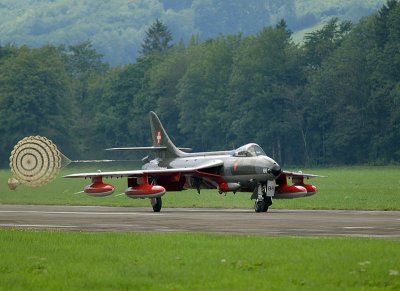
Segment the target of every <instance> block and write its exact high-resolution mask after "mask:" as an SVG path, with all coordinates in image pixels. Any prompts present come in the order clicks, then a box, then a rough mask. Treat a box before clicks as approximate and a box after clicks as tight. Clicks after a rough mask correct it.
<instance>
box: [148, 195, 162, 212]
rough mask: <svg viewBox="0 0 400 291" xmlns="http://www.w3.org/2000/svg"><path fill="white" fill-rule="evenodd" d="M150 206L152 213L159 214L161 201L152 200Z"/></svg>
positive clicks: (157, 199)
mask: <svg viewBox="0 0 400 291" xmlns="http://www.w3.org/2000/svg"><path fill="white" fill-rule="evenodd" d="M151 205H152V206H153V211H154V212H160V211H161V208H162V199H161V197H156V198H153V199H152V201H151Z"/></svg>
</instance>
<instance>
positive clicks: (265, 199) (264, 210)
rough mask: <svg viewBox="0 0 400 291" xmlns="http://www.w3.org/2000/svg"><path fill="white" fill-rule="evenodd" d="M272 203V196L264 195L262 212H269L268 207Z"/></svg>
mask: <svg viewBox="0 0 400 291" xmlns="http://www.w3.org/2000/svg"><path fill="white" fill-rule="evenodd" d="M271 205H272V198H271V197H269V196H265V197H264V208H263V209H262V212H267V211H268V207H270V206H271Z"/></svg>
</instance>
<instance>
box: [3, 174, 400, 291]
mask: <svg viewBox="0 0 400 291" xmlns="http://www.w3.org/2000/svg"><path fill="white" fill-rule="evenodd" d="M68 171H69V172H71V171H73V170H71V171H70V170H68ZM68 171H67V172H68ZM309 172H312V173H316V174H320V175H326V176H329V178H326V179H318V180H311V181H312V182H313V183H314V182H315V184H316V185H317V186H318V187H319V189H320V192H319V193H318V194H317V195H315V196H312V197H309V198H305V199H295V200H289V201H276V202H275V203H274V205H273V208H272V209H271V212H270V213H263V214H260V213H254V212H253V211H252V210H251V207H252V205H253V203H252V201H250V200H249V199H248V195H247V194H243V193H238V194H236V195H235V196H233V195H232V194H228V195H227V196H224V195H222V196H221V195H218V194H216V192H215V191H211V192H210V191H204V192H202V194H201V195H198V194H196V193H195V192H190V191H185V192H180V193H168V194H167V195H166V196H165V199H164V202H165V203H164V205H165V207H166V208H165V209H164V212H161V213H160V214H154V213H152V212H151V209H150V208H149V204H148V201H147V200H143V201H137V200H130V199H127V198H125V197H121V196H118V197H106V198H103V199H96V198H91V197H87V196H84V195H74V194H72V193H74V192H77V191H80V190H81V189H82V188H83V186H84V185H86V184H88V183H89V181H87V180H86V181H82V180H74V181H70V180H64V179H61V178H60V179H56V181H54V182H53V183H52V184H49V185H47V186H45V187H44V188H34V189H30V188H26V187H20V188H18V189H17V190H16V191H11V190H8V189H6V190H4V191H3V190H2V193H1V195H0V204H2V205H1V210H2V212H1V215H0V224H2V227H1V230H0V257H1V261H0V289H3V290H26V289H36V290H39V289H40V290H43V289H47V290H55V289H57V290H66V289H68V290H71V289H87V290H94V289H96V290H99V289H100V290H101V289H103V290H104V289H113V290H115V289H124V290H153V289H166V290H169V289H171V290H187V289H191V290H204V289H211V290H215V289H217V290H228V289H229V290H253V289H264V290H278V289H279V290H282V289H284V290H299V289H304V290H320V289H322V288H324V289H327V290H336V289H341V290H343V289H345V290H360V289H363V290H369V289H371V290H372V289H379V290H398V289H400V257H399V252H398V250H399V249H400V240H399V239H398V229H400V227H399V224H400V220H399V214H400V212H399V211H398V210H400V198H399V193H400V175H399V173H400V168H398V167H357V168H341V169H334V168H332V169H314V170H312V171H309ZM63 174H64V173H63ZM0 178H1V180H0V181H4V183H3V182H2V183H3V185H5V184H6V181H7V179H8V172H6V171H1V172H0ZM125 183H126V181H123V180H117V183H116V184H117V187H118V188H119V189H121V190H122V191H123V189H124V187H125ZM3 189H5V187H4V188H3ZM122 191H121V192H122ZM10 204H20V205H21V204H22V205H29V204H53V205H54V204H56V205H57V204H59V205H109V206H124V207H123V208H115V207H111V208H110V207H105V208H96V207H77V208H74V207H73V208H65V209H64V208H63V207H61V206H44V210H43V206H39V205H37V206H18V205H17V206H13V205H10ZM132 205H136V206H140V207H139V208H135V207H127V206H132ZM211 206H216V207H219V208H221V209H207V208H204V207H211ZM52 207H54V209H53V208H52ZM142 207H146V208H142ZM170 207H185V208H186V207H191V208H193V207H202V208H203V209H190V208H189V209H180V208H170ZM244 207H246V208H247V207H248V208H247V209H243V208H244ZM80 208H81V209H88V208H89V209H92V210H90V211H88V210H85V211H84V212H91V211H93V212H94V213H92V214H86V215H87V216H89V217H90V218H88V220H87V221H86V222H88V223H86V222H85V220H84V219H83V220H82V218H83V217H84V215H83V214H80V213H79V211H80V210H79V209H80ZM227 208H228V209H230V210H226V209H227ZM277 208H284V209H287V208H292V209H356V210H379V211H373V212H368V211H367V212H366V211H360V212H357V211H356V212H354V217H352V216H351V215H349V213H353V211H342V210H339V211H327V212H324V211H321V210H316V211H309V210H276V209H277ZM57 209H59V210H57ZM98 209H103V210H104V211H105V213H103V215H102V214H101V212H103V210H101V211H99V210H98ZM107 209H109V210H107ZM385 210H394V211H385ZM7 211H8V212H7ZM108 211H111V212H110V213H108V214H106V213H107V212H108ZM381 211H382V212H381ZM40 212H45V214H43V213H42V214H40ZM60 212H61V213H60ZM62 212H63V214H62ZM118 213H120V214H118ZM124 213H125V214H124ZM182 213H185V215H187V216H186V217H189V219H188V220H189V221H190V222H191V223H192V224H193V225H192V226H191V228H189V229H188V230H184V229H183V231H182V230H179V228H177V227H174V225H175V226H176V225H179V223H180V222H181V221H182V220H185V217H182ZM216 213H226V215H227V216H222V217H220V218H217V219H219V220H221V221H219V222H218V223H219V224H217V223H215V221H214V220H212V219H211V218H212V217H213V216H215V214H216ZM368 213H370V214H368ZM381 213H382V214H383V216H384V217H386V218H382V217H381V216H380V215H381ZM41 215H44V216H41ZM124 215H127V216H126V217H125V216H124ZM392 215H393V216H392ZM325 216H326V217H325ZM35 217H36V218H38V217H42V218H41V219H42V220H40V221H35V219H36V218H35ZM55 217H59V218H58V219H61V220H62V219H64V222H63V223H64V224H62V223H60V220H57V219H55ZM312 217H314V219H312ZM156 218H157V219H159V220H158V222H157V220H154V219H156ZM70 219H72V221H71V220H70ZM160 221H165V222H166V223H168V225H167V226H166V225H164V226H163V225H160ZM241 221H242V223H244V225H240V224H239V222H241ZM254 221H259V223H261V224H262V227H263V228H264V229H266V231H265V233H261V234H255V233H254V232H251V231H249V232H246V231H244V230H246V229H247V230H249V229H250V230H251V228H252V227H253V229H254V226H255V225H256V223H253V222H254ZM312 221H314V223H313V222H312ZM319 221H320V223H318V222H319ZM324 221H325V222H324ZM329 221H330V223H328V222H329ZM72 222H74V223H77V224H78V225H79V224H80V225H85V224H86V225H87V224H89V226H88V227H89V228H90V225H91V224H96V223H97V224H98V225H103V227H104V225H108V227H106V228H105V229H101V230H102V231H101V232H99V231H93V230H91V229H85V228H84V227H83V228H81V229H79V228H78V229H79V230H78V231H77V229H73V228H74V223H72ZM146 222H147V223H146ZM280 223H283V224H281V225H282V227H279V225H280ZM285 223H286V226H285ZM287 223H292V224H293V225H288V224H287ZM45 224H47V227H46V225H45ZM54 224H57V225H59V226H62V225H64V226H66V227H65V228H62V227H61V228H57V227H52V226H51V225H54ZM113 224H114V228H113V227H112V225H113ZM214 224H215V225H214ZM319 224H320V227H319V228H318V227H315V226H318V225H319ZM121 225H122V227H121ZM135 225H142V226H145V225H149V226H150V230H146V229H141V230H140V229H139V230H138V229H135V228H134V226H135ZM207 225H209V227H207ZM218 225H219V226H218ZM69 226H72V229H71V228H70V227H69ZM224 226H225V227H224ZM130 227H131V228H132V229H131V230H130V229H129V228H130ZM202 227H206V229H207V228H209V229H211V230H212V229H213V228H214V229H215V228H217V229H221V228H225V229H226V230H228V232H229V230H233V229H235V228H239V230H240V229H242V234H241V235H236V234H235V235H233V234H223V235H221V234H205V233H204V232H205V231H204V228H203V229H202ZM119 228H122V231H123V232H122V233H116V231H117V230H118V229H119ZM38 229H41V231H38ZM44 229H51V230H44ZM60 229H63V230H68V231H60ZM312 229H316V230H317V231H316V232H315V233H314V232H312V231H311V230H312ZM332 229H336V230H340V231H341V235H344V237H332V236H331V235H332V234H331V233H330V230H332ZM86 230H88V231H89V232H87V231H86ZM289 230H292V232H290V231H289ZM268 231H269V232H270V233H268ZM375 231H378V233H375ZM379 231H381V233H379ZM149 232H150V233H149ZM182 232H183V233H182ZM199 232H200V233H199ZM239 232H240V231H239ZM273 232H275V233H273ZM382 232H383V233H382ZM216 233H220V231H216ZM231 233H233V232H231ZM318 233H319V234H318ZM388 234H391V235H388ZM276 235H283V237H276ZM299 235H300V236H299ZM353 236H361V237H362V238H360V237H353ZM382 238H385V239H382Z"/></svg>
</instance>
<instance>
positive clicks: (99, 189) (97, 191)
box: [83, 182, 115, 197]
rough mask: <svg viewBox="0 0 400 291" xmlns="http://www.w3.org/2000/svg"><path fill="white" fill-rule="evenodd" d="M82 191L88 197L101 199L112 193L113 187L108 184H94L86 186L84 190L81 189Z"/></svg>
mask: <svg viewBox="0 0 400 291" xmlns="http://www.w3.org/2000/svg"><path fill="white" fill-rule="evenodd" d="M83 191H84V192H85V193H86V194H88V195H90V196H98V197H102V196H108V195H111V194H112V193H114V191H115V188H114V186H113V185H110V184H105V183H101V182H95V183H92V184H90V185H88V186H86V187H85V189H83Z"/></svg>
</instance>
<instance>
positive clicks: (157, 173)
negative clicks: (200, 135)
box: [63, 160, 223, 178]
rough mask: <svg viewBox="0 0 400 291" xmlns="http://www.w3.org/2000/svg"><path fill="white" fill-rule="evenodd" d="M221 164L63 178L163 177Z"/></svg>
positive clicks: (94, 173)
mask: <svg viewBox="0 0 400 291" xmlns="http://www.w3.org/2000/svg"><path fill="white" fill-rule="evenodd" d="M222 164H223V161H221V160H213V161H209V162H205V163H202V164H199V165H198V166H196V167H191V168H157V169H145V170H128V171H111V172H101V171H99V172H92V173H78V174H71V175H66V176H64V177H63V178H93V177H103V178H112V177H115V178H121V177H141V176H143V175H146V174H147V175H151V176H165V175H169V174H174V173H182V174H195V173H199V172H200V171H202V170H204V169H207V168H213V167H218V166H221V165H222Z"/></svg>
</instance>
